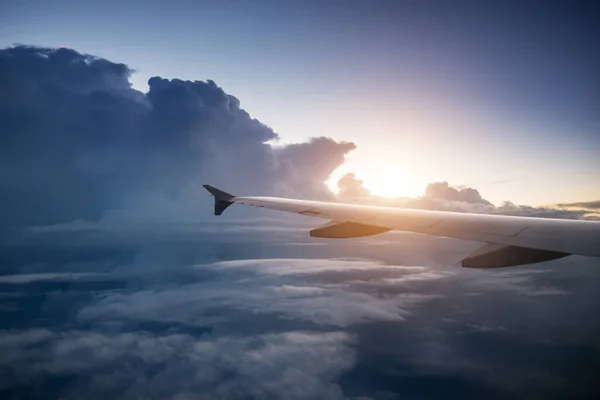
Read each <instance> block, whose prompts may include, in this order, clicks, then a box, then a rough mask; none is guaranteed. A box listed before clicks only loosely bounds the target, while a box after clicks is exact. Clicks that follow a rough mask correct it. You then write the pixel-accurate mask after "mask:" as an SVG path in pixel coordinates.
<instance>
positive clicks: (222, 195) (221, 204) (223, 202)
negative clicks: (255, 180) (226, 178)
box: [202, 185, 235, 215]
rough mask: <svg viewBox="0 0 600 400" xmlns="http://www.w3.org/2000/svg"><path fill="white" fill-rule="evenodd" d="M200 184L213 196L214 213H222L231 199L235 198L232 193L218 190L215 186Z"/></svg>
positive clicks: (230, 203)
mask: <svg viewBox="0 0 600 400" xmlns="http://www.w3.org/2000/svg"><path fill="white" fill-rule="evenodd" d="M202 186H204V189H206V190H208V191H209V193H210V194H212V195H213V196H214V197H215V215H221V214H223V211H225V209H226V208H227V207H229V206H230V205H232V204H233V201H231V200H233V199H234V198H235V196H234V195H232V194H229V193H227V192H224V191H222V190H219V189H217V188H216V187H212V186H210V185H202Z"/></svg>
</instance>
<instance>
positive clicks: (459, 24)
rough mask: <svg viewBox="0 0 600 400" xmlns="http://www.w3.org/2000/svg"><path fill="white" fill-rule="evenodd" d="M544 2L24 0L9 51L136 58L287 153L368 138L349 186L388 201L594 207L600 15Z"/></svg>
mask: <svg viewBox="0 0 600 400" xmlns="http://www.w3.org/2000/svg"><path fill="white" fill-rule="evenodd" d="M322 3H325V4H322ZM543 3H544V5H541V3H538V4H537V5H535V2H528V3H527V4H523V3H522V2H519V3H512V2H502V3H483V4H482V3H481V2H468V1H465V2H459V3H454V4H453V6H450V5H448V4H447V3H446V4H445V3H444V2H426V4H423V2H381V1H375V2H369V3H366V2H359V1H331V2H313V1H302V2H272V1H259V2H250V1H239V2H236V1H222V2H216V1H211V2H202V1H197V2H192V1H173V2H137V1H131V2H127V4H122V3H121V2H115V1H104V2H101V3H92V2H77V1H62V0H59V1H52V2H46V1H19V2H16V1H8V2H3V5H2V12H1V13H0V45H1V46H3V47H5V46H8V45H11V44H13V43H25V44H34V45H43V46H66V47H70V48H74V49H76V50H78V51H82V52H88V53H91V54H94V55H98V56H102V57H106V58H108V59H109V60H112V61H119V62H124V63H126V64H128V65H130V66H131V67H133V68H135V69H136V70H137V71H138V72H137V73H136V74H135V75H134V76H133V77H132V82H133V84H134V86H135V87H136V88H139V89H140V90H146V89H147V85H146V81H147V79H148V78H149V77H151V76H155V75H158V76H163V77H168V78H174V77H177V78H182V79H190V80H205V79H212V80H214V81H215V82H216V83H217V84H218V85H219V86H221V87H223V88H224V89H225V90H226V91H227V92H228V93H231V94H233V95H235V96H236V97H238V98H239V99H240V100H241V102H242V106H243V107H244V108H245V109H246V110H248V111H249V112H250V113H251V114H252V115H253V116H255V117H256V118H258V119H260V120H261V121H262V122H263V123H265V124H267V125H269V126H271V127H272V128H273V129H274V130H275V131H276V132H277V133H278V134H279V135H280V137H281V141H282V142H283V143H290V142H299V141H303V140H305V139H306V138H308V137H311V136H322V135H325V136H330V137H333V138H334V139H337V140H348V141H353V142H355V143H356V144H357V146H358V147H357V149H356V150H355V151H354V152H352V153H351V154H350V155H349V157H348V160H347V161H346V163H345V164H344V165H343V166H342V167H340V169H339V170H338V171H337V174H336V176H339V175H341V174H342V173H344V172H354V173H356V175H357V176H358V177H359V178H362V179H363V180H364V181H365V185H366V186H367V187H368V188H369V189H371V191H372V192H373V193H375V194H382V195H411V196H414V195H418V194H420V193H422V192H423V189H424V188H425V186H426V185H427V184H428V183H430V182H434V181H443V180H446V181H449V182H450V183H451V184H453V185H469V186H473V187H476V188H478V189H479V190H480V191H481V192H482V194H483V195H484V197H486V198H488V199H490V200H491V201H492V202H495V203H499V202H501V201H503V200H512V201H515V202H517V203H523V204H534V205H539V204H551V203H559V202H572V201H582V200H594V199H597V198H599V197H600V157H598V156H597V154H598V153H599V152H600V133H599V128H600V117H599V115H600V114H599V113H598V104H600V98H599V97H598V96H599V95H598V93H600V83H599V81H598V78H597V72H596V71H597V70H598V68H600V50H598V46H597V45H596V44H595V42H594V38H595V37H596V36H597V34H598V28H597V23H596V22H597V15H598V12H597V9H596V7H595V6H594V5H593V3H591V2H590V3H587V4H586V3H585V2H576V3H577V6H572V5H571V6H569V5H568V4H569V3H567V2H562V3H561V2H543ZM586 7H587V8H586Z"/></svg>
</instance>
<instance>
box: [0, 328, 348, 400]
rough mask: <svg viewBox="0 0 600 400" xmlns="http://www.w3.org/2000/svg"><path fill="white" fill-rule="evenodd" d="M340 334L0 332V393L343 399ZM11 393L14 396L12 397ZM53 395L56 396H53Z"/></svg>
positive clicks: (344, 347)
mask: <svg viewBox="0 0 600 400" xmlns="http://www.w3.org/2000/svg"><path fill="white" fill-rule="evenodd" d="M353 344H354V339H353V337H352V336H351V335H349V334H347V333H343V332H307V331H291V332H285V333H276V334H264V335H259V336H256V337H236V336H224V337H217V338H214V339H199V338H196V337H193V336H190V335H177V334H172V335H156V334H152V333H150V332H137V333H123V334H118V333H117V334H105V333H98V332H85V331H63V332H54V331H49V330H44V329H32V330H25V331H4V332H0V370H1V371H3V376H4V377H9V378H12V379H10V380H9V379H6V380H3V381H2V382H1V383H0V387H2V388H6V387H7V385H11V386H16V387H17V389H16V390H18V389H21V390H22V391H23V393H22V394H23V395H25V396H26V395H27V394H28V393H29V394H32V393H35V392H36V391H41V392H45V393H46V395H47V396H53V394H52V390H53V389H54V390H55V388H53V387H52V383H53V379H61V378H62V379H64V378H67V377H68V378H69V379H70V381H71V382H72V385H71V386H70V387H69V388H68V389H67V390H66V391H65V392H63V393H61V395H60V396H59V397H61V398H67V399H73V398H82V397H85V398H90V399H94V398H107V397H113V396H116V397H118V398H123V399H139V398H147V399H164V398H170V399H192V398H193V399H214V398H220V399H246V398H264V399H290V400H293V399H314V398H322V399H343V398H344V395H343V393H342V390H341V389H340V387H339V386H338V385H337V384H336V383H335V381H336V380H337V378H338V376H339V375H340V374H341V373H342V372H344V371H345V370H347V369H349V368H350V367H352V365H353V364H354V361H355V355H354V351H353V348H352V346H353ZM13 393H14V392H13ZM54 395H58V394H57V393H54Z"/></svg>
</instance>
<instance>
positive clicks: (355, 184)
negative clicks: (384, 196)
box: [337, 173, 371, 200]
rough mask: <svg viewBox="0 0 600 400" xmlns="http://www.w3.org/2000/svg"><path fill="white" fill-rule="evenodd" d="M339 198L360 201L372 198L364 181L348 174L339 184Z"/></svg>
mask: <svg viewBox="0 0 600 400" xmlns="http://www.w3.org/2000/svg"><path fill="white" fill-rule="evenodd" d="M337 186H338V189H339V193H338V197H339V198H340V199H342V200H360V199H364V198H368V197H370V196H371V192H369V190H368V189H367V188H366V187H365V186H364V184H363V181H361V180H360V179H357V178H356V175H354V174H352V173H347V174H346V175H344V176H342V177H341V178H340V180H339V181H338V183H337Z"/></svg>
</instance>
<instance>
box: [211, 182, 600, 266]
mask: <svg viewBox="0 0 600 400" xmlns="http://www.w3.org/2000/svg"><path fill="white" fill-rule="evenodd" d="M204 187H205V188H206V190H208V191H209V192H210V193H211V194H212V195H213V196H214V197H215V210H214V212H215V215H221V214H222V213H223V211H225V209H226V208H227V207H229V206H230V205H231V204H234V203H235V204H243V205H247V206H254V207H262V208H269V209H272V210H278V211H286V212H290V213H294V214H301V215H307V216H311V217H317V218H323V219H326V220H329V222H327V223H326V224H325V225H323V226H321V227H319V228H316V229H313V230H311V231H310V236H313V237H322V238H355V237H362V236H370V235H376V234H379V233H383V232H387V231H390V230H400V231H409V232H416V233H423V234H428V235H435V236H445V237H451V238H457V239H465V240H472V241H476V242H484V243H486V244H485V245H483V247H481V248H479V249H477V250H475V251H474V252H473V253H471V254H470V255H468V256H467V257H465V258H464V259H463V260H462V262H461V264H462V266H463V267H467V268H498V267H509V266H515V265H521V264H531V263H536V262H541V261H548V260H553V259H557V258H562V257H566V256H568V255H571V254H579V255H584V256H591V257H600V222H597V221H581V220H566V219H550V218H530V217H514V216H505V215H488V214H467V213H456V212H445V211H429V210H415V209H406V208H399V207H379V206H368V205H357V204H343V203H333V202H323V201H306V200H295V199H284V198H277V197H240V196H233V195H231V194H229V193H226V192H224V191H222V190H219V189H217V188H214V187H212V186H209V185H204Z"/></svg>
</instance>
